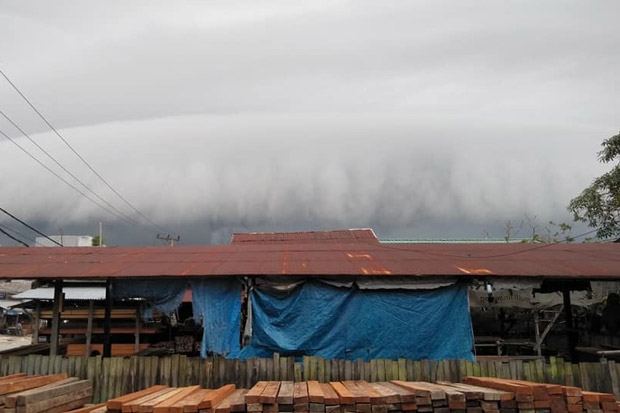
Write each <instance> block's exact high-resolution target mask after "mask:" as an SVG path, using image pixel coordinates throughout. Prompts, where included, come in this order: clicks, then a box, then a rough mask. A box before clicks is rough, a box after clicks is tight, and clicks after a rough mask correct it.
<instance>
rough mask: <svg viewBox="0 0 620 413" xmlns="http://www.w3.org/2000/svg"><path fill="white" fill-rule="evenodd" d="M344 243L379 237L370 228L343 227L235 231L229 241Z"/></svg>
mask: <svg viewBox="0 0 620 413" xmlns="http://www.w3.org/2000/svg"><path fill="white" fill-rule="evenodd" d="M315 242H318V243H322V244H324V243H329V242H335V243H344V242H372V243H377V244H378V243H379V239H378V238H377V236H376V235H375V232H374V231H373V230H372V229H343V230H333V231H303V232H236V233H234V234H233V236H232V238H231V240H230V243H231V244H233V245H243V244H305V243H315Z"/></svg>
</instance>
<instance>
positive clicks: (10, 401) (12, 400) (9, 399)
mask: <svg viewBox="0 0 620 413" xmlns="http://www.w3.org/2000/svg"><path fill="white" fill-rule="evenodd" d="M78 380H79V379H77V378H75V377H70V378H68V379H64V380H59V381H56V382H54V383H51V384H46V385H45V386H41V387H35V388H33V389H30V390H24V391H21V392H19V393H9V394H5V395H3V396H0V404H3V405H4V407H5V408H13V407H15V406H17V396H19V395H22V394H28V392H32V391H35V392H36V391H39V390H44V389H48V388H52V387H55V386H59V385H61V384H67V383H73V382H75V381H78Z"/></svg>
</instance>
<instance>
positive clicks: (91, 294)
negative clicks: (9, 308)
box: [13, 287, 105, 300]
mask: <svg viewBox="0 0 620 413" xmlns="http://www.w3.org/2000/svg"><path fill="white" fill-rule="evenodd" d="M62 292H63V293H64V294H65V300H105V287H63V289H62ZM13 298H18V299H21V300H53V299H54V289H53V288H45V287H43V288H34V289H32V290H28V291H24V292H22V293H19V294H16V295H14V296H13Z"/></svg>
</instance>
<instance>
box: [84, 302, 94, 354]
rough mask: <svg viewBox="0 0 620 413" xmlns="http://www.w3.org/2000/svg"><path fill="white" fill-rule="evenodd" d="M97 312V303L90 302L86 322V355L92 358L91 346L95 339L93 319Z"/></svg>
mask: <svg viewBox="0 0 620 413" xmlns="http://www.w3.org/2000/svg"><path fill="white" fill-rule="evenodd" d="M94 312H95V301H94V300H89V301H88V320H87V322H86V345H85V346H84V354H85V355H86V356H87V357H88V356H90V344H91V342H92V337H93V317H94Z"/></svg>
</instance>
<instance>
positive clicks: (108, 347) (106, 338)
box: [103, 278, 113, 357]
mask: <svg viewBox="0 0 620 413" xmlns="http://www.w3.org/2000/svg"><path fill="white" fill-rule="evenodd" d="M112 293H113V291H112V280H110V279H109V278H108V281H107V282H106V287H105V315H104V319H103V357H112V336H111V334H110V332H111V331H110V330H111V324H112Z"/></svg>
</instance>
